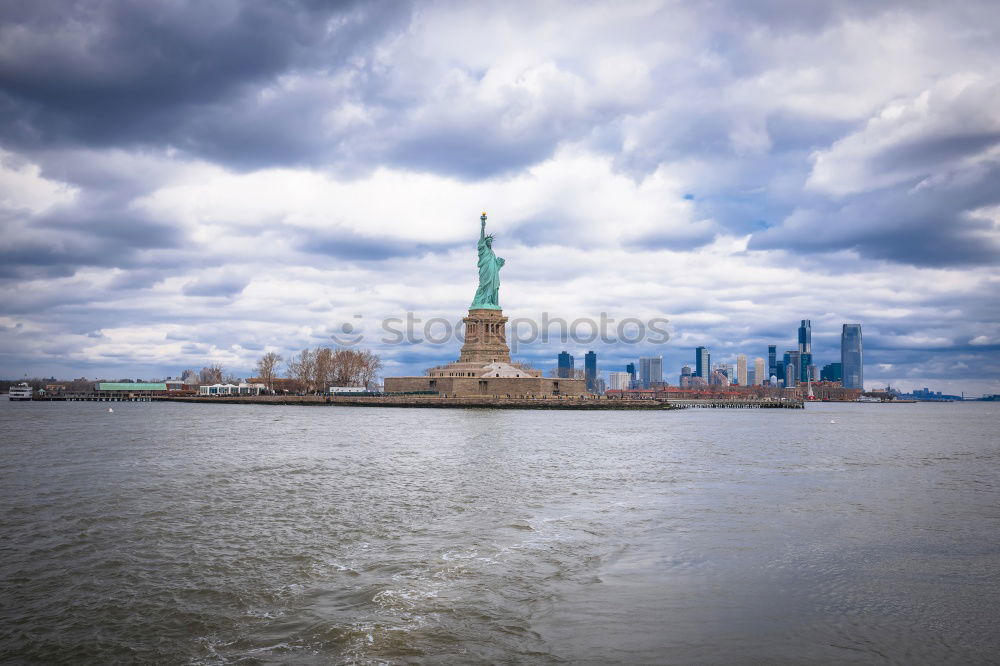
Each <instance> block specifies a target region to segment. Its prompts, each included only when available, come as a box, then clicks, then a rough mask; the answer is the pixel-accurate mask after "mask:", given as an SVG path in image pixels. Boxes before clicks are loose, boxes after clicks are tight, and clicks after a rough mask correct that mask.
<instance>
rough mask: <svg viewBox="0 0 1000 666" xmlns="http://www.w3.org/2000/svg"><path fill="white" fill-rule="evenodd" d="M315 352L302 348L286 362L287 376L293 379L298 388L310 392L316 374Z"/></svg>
mask: <svg viewBox="0 0 1000 666" xmlns="http://www.w3.org/2000/svg"><path fill="white" fill-rule="evenodd" d="M315 369H316V352H314V351H311V350H309V349H303V350H302V351H301V352H300V353H299V354H298V356H294V357H292V360H290V361H289V362H288V377H289V379H294V380H295V381H296V383H298V385H299V390H301V391H306V392H312V390H313V387H314V384H313V381H314V379H315V375H316V370H315Z"/></svg>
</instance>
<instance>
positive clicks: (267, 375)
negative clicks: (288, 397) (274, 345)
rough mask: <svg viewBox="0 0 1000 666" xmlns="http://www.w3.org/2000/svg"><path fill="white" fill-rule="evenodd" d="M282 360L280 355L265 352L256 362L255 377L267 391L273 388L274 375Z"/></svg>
mask: <svg viewBox="0 0 1000 666" xmlns="http://www.w3.org/2000/svg"><path fill="white" fill-rule="evenodd" d="M282 360H283V359H282V358H281V354H278V353H276V352H267V353H266V354H264V355H263V356H261V357H260V360H258V361H257V376H258V377H259V378H260V380H261V381H262V382H264V385H265V386H267V390H268V391H270V390H272V388H273V386H274V375H275V372H276V371H277V369H278V364H279V363H281V361H282Z"/></svg>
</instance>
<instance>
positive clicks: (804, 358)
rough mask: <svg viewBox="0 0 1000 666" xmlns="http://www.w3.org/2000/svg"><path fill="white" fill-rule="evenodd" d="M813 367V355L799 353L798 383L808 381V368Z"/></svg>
mask: <svg viewBox="0 0 1000 666" xmlns="http://www.w3.org/2000/svg"><path fill="white" fill-rule="evenodd" d="M812 367H813V355H812V354H803V353H802V352H799V381H800V382H806V381H809V378H810V376H809V372H810V370H809V369H810V368H812Z"/></svg>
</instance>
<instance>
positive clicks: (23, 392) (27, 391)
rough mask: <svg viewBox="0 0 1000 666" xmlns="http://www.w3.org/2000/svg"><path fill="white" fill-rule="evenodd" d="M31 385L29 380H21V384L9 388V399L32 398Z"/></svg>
mask: <svg viewBox="0 0 1000 666" xmlns="http://www.w3.org/2000/svg"><path fill="white" fill-rule="evenodd" d="M31 393H32V391H31V387H30V386H29V385H28V383H27V382H21V383H20V384H14V385H13V386H11V387H10V388H9V389H7V399H8V400H31Z"/></svg>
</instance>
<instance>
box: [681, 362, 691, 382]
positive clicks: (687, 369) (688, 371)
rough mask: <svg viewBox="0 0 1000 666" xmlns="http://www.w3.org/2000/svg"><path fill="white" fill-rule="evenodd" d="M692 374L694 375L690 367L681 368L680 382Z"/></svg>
mask: <svg viewBox="0 0 1000 666" xmlns="http://www.w3.org/2000/svg"><path fill="white" fill-rule="evenodd" d="M692 374H694V373H692V372H691V366H690V365H684V366H681V378H680V381H681V382H683V381H684V378H685V377H690V376H691V375H692Z"/></svg>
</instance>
